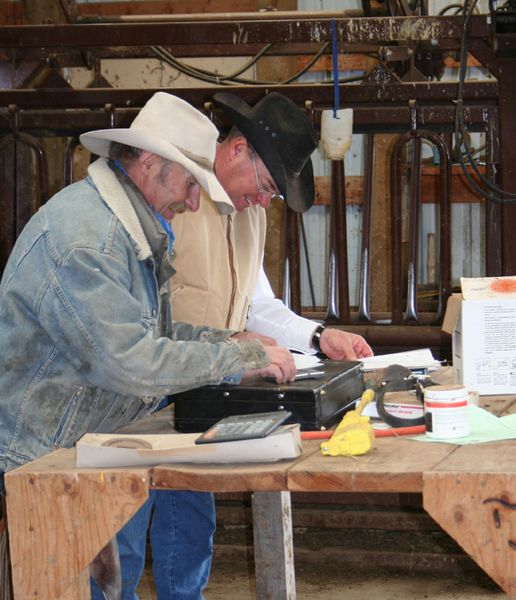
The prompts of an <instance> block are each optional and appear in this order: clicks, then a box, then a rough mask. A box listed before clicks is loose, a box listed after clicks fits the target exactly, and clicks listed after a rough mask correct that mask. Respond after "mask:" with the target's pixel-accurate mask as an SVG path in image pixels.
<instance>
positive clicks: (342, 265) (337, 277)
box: [326, 160, 350, 324]
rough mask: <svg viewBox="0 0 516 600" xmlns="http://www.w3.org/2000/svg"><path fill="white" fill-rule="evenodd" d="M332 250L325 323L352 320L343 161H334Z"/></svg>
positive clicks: (331, 204)
mask: <svg viewBox="0 0 516 600" xmlns="http://www.w3.org/2000/svg"><path fill="white" fill-rule="evenodd" d="M330 198H331V199H330V253H329V267H328V307H327V311H326V322H328V323H339V324H343V323H349V321H350V314H349V282H348V259H347V224H346V192H345V188H344V161H343V160H332V161H331V194H330Z"/></svg>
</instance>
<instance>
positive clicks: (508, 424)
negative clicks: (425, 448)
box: [410, 404, 516, 444]
mask: <svg viewBox="0 0 516 600" xmlns="http://www.w3.org/2000/svg"><path fill="white" fill-rule="evenodd" d="M468 418H469V429H470V433H469V435H466V436H464V437H460V438H448V439H446V440H437V439H433V438H431V437H429V436H427V435H425V434H423V435H416V436H411V438H410V439H413V440H417V441H419V442H440V443H445V444H481V443H482V442H496V441H498V440H511V439H516V414H512V415H506V416H505V417H497V416H495V415H493V414H492V413H490V412H488V411H487V410H484V409H483V408H480V407H479V406H475V405H474V404H470V405H469V406H468Z"/></svg>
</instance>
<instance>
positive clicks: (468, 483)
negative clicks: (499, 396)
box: [423, 441, 516, 597]
mask: <svg viewBox="0 0 516 600" xmlns="http://www.w3.org/2000/svg"><path fill="white" fill-rule="evenodd" d="M515 474H516V443H515V442H514V441H504V442H497V443H491V444H474V445H467V446H461V447H460V448H458V449H457V450H456V451H455V452H454V453H453V454H451V455H450V456H449V457H448V458H447V459H446V460H444V461H443V462H442V463H441V464H439V465H438V466H437V467H436V468H435V469H434V470H432V471H431V472H427V473H425V474H424V481H423V506H424V508H425V510H426V511H427V512H428V513H429V514H430V515H431V516H432V517H433V518H434V519H435V520H436V521H437V523H439V525H440V526H441V527H442V528H443V529H444V530H445V531H446V532H447V533H449V534H450V535H451V536H452V537H453V538H454V539H455V540H456V541H457V542H458V543H459V544H460V545H461V546H462V547H463V548H464V550H465V551H466V552H467V553H468V554H469V555H470V556H471V557H472V558H473V559H474V560H475V561H476V562H477V563H478V565H479V566H480V567H481V568H482V569H483V570H484V571H485V572H486V573H487V574H488V575H489V576H490V577H492V578H493V579H494V581H496V583H497V584H498V585H499V586H500V587H501V588H502V589H503V590H504V591H505V592H506V593H507V594H509V596H511V597H515V596H516V552H515V549H516V512H515V510H516V483H515V482H516V478H515ZM443 500H444V501H443Z"/></svg>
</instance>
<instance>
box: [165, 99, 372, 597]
mask: <svg viewBox="0 0 516 600" xmlns="http://www.w3.org/2000/svg"><path fill="white" fill-rule="evenodd" d="M214 99H215V101H216V103H217V104H218V105H219V106H220V107H221V108H222V110H223V111H224V113H225V114H226V115H227V116H228V117H229V119H230V120H231V122H232V123H233V124H234V127H233V129H232V130H231V131H230V133H229V135H228V136H227V137H226V138H225V139H224V141H222V142H221V143H219V144H218V146H217V149H216V157H215V174H216V175H217V178H218V180H219V181H220V183H221V184H222V187H223V188H224V190H225V191H226V193H227V194H228V196H229V197H230V198H231V200H232V202H233V204H234V206H235V208H236V210H237V212H236V214H233V215H228V216H225V215H222V214H221V213H220V211H219V210H218V209H217V207H216V206H215V205H214V203H213V202H212V201H211V200H210V199H209V198H208V197H206V195H204V197H203V198H202V201H201V203H200V207H199V211H198V212H196V213H195V214H190V215H188V218H187V219H185V218H183V217H182V215H178V216H176V218H175V219H174V232H175V234H176V241H177V245H178V248H181V250H179V251H178V253H177V258H176V262H175V263H174V265H175V267H176V268H177V275H176V277H175V278H174V279H175V281H174V282H173V291H172V305H173V309H174V314H175V315H177V316H178V318H180V319H181V320H182V321H186V322H192V323H194V324H195V323H198V324H201V323H202V324H207V325H210V326H212V327H215V326H217V327H228V328H231V329H236V330H243V329H246V330H247V331H248V332H250V333H249V337H250V338H252V337H259V338H260V339H261V340H262V341H263V342H264V343H266V344H267V343H269V344H276V343H278V344H281V345H284V346H287V347H291V348H295V349H298V350H301V351H305V352H314V347H315V349H317V350H322V351H323V352H324V353H325V354H326V355H327V356H328V357H329V358H332V359H336V360H339V359H356V358H362V357H365V356H369V355H371V354H372V352H371V349H370V348H369V346H368V344H367V343H366V341H365V340H364V339H363V338H362V337H361V336H358V335H354V334H351V333H347V332H344V331H340V330H337V329H331V328H323V327H322V326H320V325H319V324H318V323H316V322H314V321H310V320H308V319H304V318H302V317H300V316H298V315H296V314H295V313H293V312H292V311H291V310H289V309H288V308H287V307H286V306H285V305H284V304H283V303H282V302H281V301H280V300H278V299H275V298H274V295H273V293H272V290H271V288H270V285H269V283H268V281H267V278H266V276H265V274H264V272H263V269H262V260H263V252H264V244H265V233H266V217H265V209H266V208H267V207H268V206H269V204H270V201H271V199H272V198H273V197H274V196H281V197H282V198H284V199H285V201H286V202H287V204H288V205H289V207H290V208H292V209H293V210H295V211H297V212H302V211H304V210H306V209H308V208H309V207H310V206H311V205H312V204H313V201H314V196H315V187H314V178H313V170H312V162H311V158H310V157H311V154H312V153H313V151H314V150H315V149H316V148H317V139H316V135H315V132H314V130H313V127H312V125H311V124H310V122H309V121H308V119H307V118H306V116H305V115H304V114H303V112H302V111H301V110H300V109H299V108H298V107H297V106H296V105H295V104H293V103H292V102H291V101H290V100H289V99H288V98H286V97H285V96H282V95H281V94H278V93H275V92H272V93H270V94H268V95H267V96H265V97H264V98H262V100H260V101H259V102H258V103H257V104H256V105H255V106H254V107H250V106H249V105H248V104H246V103H245V102H244V101H243V100H241V99H240V98H238V97H237V96H234V95H233V94H228V93H219V94H216V95H215V96H214ZM201 498H202V500H203V501H204V502H205V504H204V507H205V511H204V513H203V514H201V513H200V512H199V511H198V512H195V509H194V508H193V505H192V506H191V507H190V506H189V505H188V504H187V503H182V504H181V505H180V506H179V505H177V504H176V505H173V504H171V499H173V497H172V496H170V495H167V494H166V493H159V492H158V494H157V496H156V500H155V504H154V516H153V524H154V525H155V523H159V526H155V527H154V529H155V531H156V532H157V535H159V537H160V538H162V541H161V548H162V549H163V548H164V547H165V546H166V538H167V536H169V537H170V536H172V535H173V534H175V535H176V538H177V532H176V531H175V530H174V529H173V526H172V525H173V522H174V521H177V517H174V514H175V513H177V512H178V511H181V514H182V516H183V518H184V519H185V520H188V521H191V522H195V523H196V543H197V544H198V548H202V547H204V549H205V557H204V558H205V561H204V563H203V564H202V565H201V560H202V558H203V557H202V556H201V554H200V551H199V550H198V552H197V555H196V561H197V564H198V565H200V566H199V567H198V568H197V571H198V575H197V577H193V571H194V570H195V567H194V566H193V565H192V568H191V569H190V573H189V574H188V586H187V588H188V591H185V595H184V596H181V598H182V599H183V600H186V598H192V599H193V598H199V597H201V596H202V587H200V586H199V587H198V590H197V592H196V591H195V586H196V585H197V583H196V581H203V580H204V577H205V575H206V571H207V570H208V571H209V566H210V563H211V544H212V536H213V531H214V525H215V510H214V502H213V496H212V495H211V494H206V493H204V494H199V499H201ZM199 505H200V504H199ZM202 536H204V537H202ZM176 543H177V539H176ZM153 548H154V544H153ZM153 563H154V564H153V569H154V570H160V571H168V572H170V577H171V580H172V579H174V581H175V580H176V579H177V578H179V579H181V580H185V577H184V575H182V574H181V573H178V572H177V569H174V567H173V565H171V558H170V556H169V555H168V554H167V553H166V552H163V551H162V552H160V553H158V552H154V553H153ZM189 594H190V595H189ZM195 594H197V596H196V595H195Z"/></svg>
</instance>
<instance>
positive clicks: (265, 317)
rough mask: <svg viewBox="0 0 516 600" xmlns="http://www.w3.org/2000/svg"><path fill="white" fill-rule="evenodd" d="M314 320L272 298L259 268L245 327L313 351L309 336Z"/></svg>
mask: <svg viewBox="0 0 516 600" xmlns="http://www.w3.org/2000/svg"><path fill="white" fill-rule="evenodd" d="M316 327H317V323H316V322H315V321H311V320H310V319H305V318H304V317H300V316H299V315H296V313H295V312H293V311H292V310H290V308H288V307H287V306H285V304H284V303H283V302H282V301H281V300H279V299H278V298H275V297H274V292H273V291H272V288H271V285H270V283H269V280H268V279H267V276H266V275H265V271H264V270H263V267H262V268H261V269H260V273H259V275H258V281H257V283H256V289H255V292H254V295H253V301H252V303H251V306H250V307H249V312H248V317H247V324H246V329H247V330H248V331H254V332H255V333H260V334H262V335H268V336H270V337H272V338H274V339H275V340H276V341H277V342H278V344H279V345H280V346H286V347H288V348H291V349H293V350H299V351H301V352H306V353H314V350H313V348H312V347H311V340H312V335H313V333H314V330H315V328H316Z"/></svg>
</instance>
